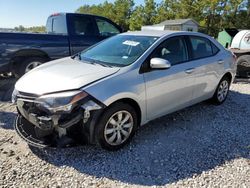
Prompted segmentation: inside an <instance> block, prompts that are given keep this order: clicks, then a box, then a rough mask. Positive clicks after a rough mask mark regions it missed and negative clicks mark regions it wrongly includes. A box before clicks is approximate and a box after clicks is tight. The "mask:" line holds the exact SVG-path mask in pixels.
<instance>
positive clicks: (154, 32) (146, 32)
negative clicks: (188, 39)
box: [121, 30, 186, 37]
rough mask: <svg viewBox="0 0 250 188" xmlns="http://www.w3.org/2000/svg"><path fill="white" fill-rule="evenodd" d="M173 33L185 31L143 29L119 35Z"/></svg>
mask: <svg viewBox="0 0 250 188" xmlns="http://www.w3.org/2000/svg"><path fill="white" fill-rule="evenodd" d="M173 33H186V32H181V31H170V30H164V31H157V30H144V31H128V32H126V33H122V34H121V35H135V36H152V37H163V36H166V35H170V34H173Z"/></svg>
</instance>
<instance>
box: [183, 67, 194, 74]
mask: <svg viewBox="0 0 250 188" xmlns="http://www.w3.org/2000/svg"><path fill="white" fill-rule="evenodd" d="M192 72H194V68H190V69H187V70H185V73H187V74H191V73H192Z"/></svg>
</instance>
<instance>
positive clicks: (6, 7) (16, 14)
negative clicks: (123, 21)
mask: <svg viewBox="0 0 250 188" xmlns="http://www.w3.org/2000/svg"><path fill="white" fill-rule="evenodd" d="M102 2H104V1H100V0H99V1H98V0H0V28H13V27H15V26H19V25H23V26H25V27H30V26H40V25H45V22H46V20H47V17H48V16H49V15H51V14H52V13H56V12H75V10H76V9H77V8H79V7H80V6H81V5H84V4H90V5H91V4H99V3H102ZM109 2H114V0H109ZM135 2H136V4H137V5H138V4H142V3H143V2H144V0H135ZM156 2H160V0H156Z"/></svg>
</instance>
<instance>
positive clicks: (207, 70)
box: [189, 36, 224, 103]
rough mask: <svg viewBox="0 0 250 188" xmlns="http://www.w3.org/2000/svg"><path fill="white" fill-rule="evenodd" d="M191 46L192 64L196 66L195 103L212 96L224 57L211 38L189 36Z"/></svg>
mask: <svg viewBox="0 0 250 188" xmlns="http://www.w3.org/2000/svg"><path fill="white" fill-rule="evenodd" d="M189 42H190V48H191V54H192V56H191V61H190V65H192V67H193V68H194V70H193V75H194V77H195V84H196V87H195V90H194V93H193V103H196V102H200V101H203V100H205V99H208V98H210V97H212V95H213V93H214V90H215V88H216V87H217V84H218V79H219V77H220V75H222V74H223V72H221V71H222V70H223V66H224V65H223V59H220V58H219V56H217V54H218V53H219V48H218V47H216V45H215V44H213V43H212V42H211V41H210V40H209V39H207V38H204V37H200V36H189Z"/></svg>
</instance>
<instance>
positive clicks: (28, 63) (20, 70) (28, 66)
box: [14, 57, 46, 78]
mask: <svg viewBox="0 0 250 188" xmlns="http://www.w3.org/2000/svg"><path fill="white" fill-rule="evenodd" d="M44 62H46V60H45V59H44V58H41V57H30V58H28V59H25V60H24V61H23V62H22V63H20V64H16V67H15V69H14V75H15V77H17V78H20V77H21V76H23V75H24V74H25V73H27V72H29V71H31V70H32V69H34V68H35V67H37V66H39V65H41V64H43V63H44ZM14 66H15V65H14Z"/></svg>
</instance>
